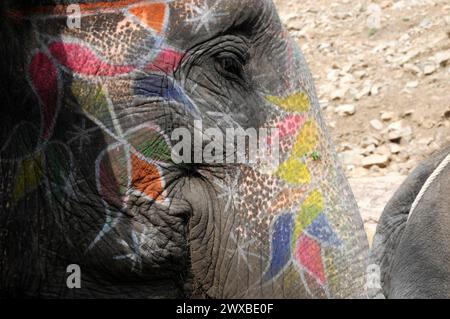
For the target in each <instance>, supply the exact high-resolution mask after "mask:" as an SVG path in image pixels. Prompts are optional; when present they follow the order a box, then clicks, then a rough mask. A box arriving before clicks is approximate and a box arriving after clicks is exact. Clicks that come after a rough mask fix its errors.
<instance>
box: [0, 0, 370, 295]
mask: <svg viewBox="0 0 450 319" xmlns="http://www.w3.org/2000/svg"><path fill="white" fill-rule="evenodd" d="M41 2H42V1H41ZM28 3H29V2H28ZM9 6H10V7H6V9H4V12H3V13H2V14H4V15H5V16H6V18H5V21H6V22H4V24H7V27H8V28H7V32H5V35H4V36H5V37H6V36H7V35H8V34H9V35H10V39H11V48H10V49H9V50H8V51H9V55H7V54H5V55H2V56H9V57H11V59H10V61H12V62H11V63H12V65H13V67H12V68H11V69H10V72H9V73H8V74H9V75H7V76H9V78H8V80H7V81H5V85H6V87H9V88H11V90H10V91H9V92H8V100H7V101H8V105H9V106H8V108H5V107H3V109H2V113H4V114H2V117H1V119H2V122H3V131H2V139H1V140H0V142H1V163H2V166H1V167H2V175H1V178H2V183H1V190H2V194H3V195H2V199H1V202H2V208H3V211H4V212H3V213H2V214H1V215H2V216H1V217H0V222H1V227H2V228H3V229H6V230H7V231H5V232H2V235H1V237H0V245H1V246H0V247H1V248H2V254H3V256H5V258H3V260H2V268H1V269H2V272H1V278H0V283H1V286H0V290H1V291H2V293H3V294H12V293H18V294H25V295H39V296H44V297H48V296H51V297H55V296H56V297H84V296H90V297H111V296H126V297H183V296H185V297H214V298H216V297H219V298H220V297H222V298H237V297H244V298H250V297H266V298H268V297H273V298H297V297H301V298H308V297H311V298H318V297H338V298H339V297H340V298H343V297H361V296H364V294H365V287H364V284H365V271H366V259H367V251H368V245H367V240H366V236H365V233H364V229H363V224H362V220H361V218H360V216H359V213H358V209H357V205H356V203H355V200H354V197H353V195H352V192H351V190H350V188H349V186H348V183H347V181H346V179H345V177H344V175H343V173H342V170H341V168H340V167H339V164H338V161H337V159H336V155H335V152H334V150H333V145H332V142H331V141H330V138H329V135H328V133H327V129H326V125H325V123H324V121H323V119H322V116H321V113H320V107H319V103H318V101H317V97H316V93H315V89H314V85H313V81H312V77H311V75H310V72H309V70H308V67H307V64H306V62H305V59H304V58H303V56H302V54H301V52H300V51H299V49H298V48H297V46H296V44H295V42H294V41H293V40H292V39H291V38H290V37H289V36H288V34H287V32H286V31H285V30H284V29H283V27H282V24H281V22H280V19H279V17H278V15H277V13H276V9H275V7H274V5H273V3H272V2H271V1H265V0H261V1H256V0H226V1H225V0H173V1H164V0H161V1H157V0H154V1H140V0H116V1H104V2H100V1H88V2H87V3H82V4H76V3H75V4H74V3H72V1H47V3H45V4H41V5H37V4H36V5H35V6H32V5H27V6H21V5H20V4H18V3H15V4H14V5H13V4H10V5H9ZM15 41H20V43H15ZM19 88H20V89H19ZM233 130H234V131H235V132H236V131H238V132H245V133H247V134H248V136H244V138H243V139H241V140H240V141H241V142H242V141H243V143H244V146H243V147H241V146H242V145H240V143H239V137H238V138H236V139H234V137H233V139H230V138H229V135H230V132H233ZM180 132H182V133H183V134H179V133H180ZM249 132H256V135H255V137H256V139H255V140H253V139H252V136H253V135H252V134H250V133H249ZM241 144H242V143H241ZM264 145H265V146H267V147H263V146H264ZM180 146H181V147H180ZM255 147H256V149H257V152H256V153H255V154H256V155H255V156H253V158H252V156H251V155H252V154H253V153H252V149H254V148H255ZM225 150H228V151H229V152H228V151H227V152H226V151H225ZM261 150H265V151H266V152H265V153H264V152H261ZM69 264H77V265H79V266H80V268H81V270H82V287H81V289H74V290H70V289H67V288H66V277H67V273H66V267H67V265H69Z"/></svg>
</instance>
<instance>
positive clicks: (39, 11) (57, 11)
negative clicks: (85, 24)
mask: <svg viewBox="0 0 450 319" xmlns="http://www.w3.org/2000/svg"><path fill="white" fill-rule="evenodd" d="M139 2H142V0H119V1H115V2H97V3H80V4H78V5H79V6H80V10H81V13H82V14H89V13H96V12H99V11H100V12H101V11H111V10H117V9H124V8H126V7H127V6H130V5H132V4H136V3H139ZM68 6H69V5H63V4H60V5H54V6H43V7H33V8H28V9H25V10H24V11H23V13H24V14H23V15H24V16H33V15H68V13H67V7H68Z"/></svg>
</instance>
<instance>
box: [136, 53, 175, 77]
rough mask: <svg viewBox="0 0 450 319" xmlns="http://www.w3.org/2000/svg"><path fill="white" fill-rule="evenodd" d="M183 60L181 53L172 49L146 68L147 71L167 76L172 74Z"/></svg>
mask: <svg viewBox="0 0 450 319" xmlns="http://www.w3.org/2000/svg"><path fill="white" fill-rule="evenodd" d="M182 58H183V55H182V54H181V53H180V52H177V51H173V50H170V49H167V50H163V51H161V53H160V54H159V55H158V56H157V57H156V59H155V60H154V61H153V62H152V63H150V64H149V65H148V66H147V67H146V68H145V71H159V72H163V73H165V74H172V73H173V72H174V71H175V70H176V69H177V68H178V66H179V65H180V62H181V59H182Z"/></svg>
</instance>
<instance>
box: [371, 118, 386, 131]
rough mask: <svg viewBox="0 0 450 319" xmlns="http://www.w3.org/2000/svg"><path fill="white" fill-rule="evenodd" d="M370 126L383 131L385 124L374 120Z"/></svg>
mask: <svg viewBox="0 0 450 319" xmlns="http://www.w3.org/2000/svg"><path fill="white" fill-rule="evenodd" d="M370 126H372V127H373V128H374V129H376V130H377V131H381V130H382V129H383V127H384V126H383V123H381V121H380V120H377V119H374V120H372V121H370Z"/></svg>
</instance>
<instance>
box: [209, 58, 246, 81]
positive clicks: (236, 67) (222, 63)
mask: <svg viewBox="0 0 450 319" xmlns="http://www.w3.org/2000/svg"><path fill="white" fill-rule="evenodd" d="M215 59H216V70H217V72H219V73H220V74H221V75H222V76H223V77H225V78H226V79H228V80H241V81H242V80H244V73H245V72H244V66H245V62H244V58H243V57H239V56H237V55H236V54H233V53H226V54H219V55H217V56H216V58H215Z"/></svg>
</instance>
